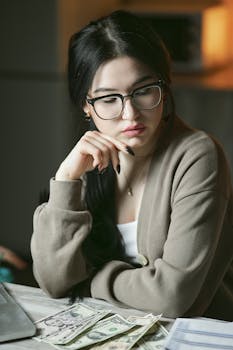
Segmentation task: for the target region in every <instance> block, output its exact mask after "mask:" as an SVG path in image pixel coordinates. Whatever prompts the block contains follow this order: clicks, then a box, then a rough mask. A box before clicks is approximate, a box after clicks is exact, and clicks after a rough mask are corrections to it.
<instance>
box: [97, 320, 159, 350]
mask: <svg viewBox="0 0 233 350" xmlns="http://www.w3.org/2000/svg"><path fill="white" fill-rule="evenodd" d="M160 318H161V315H159V316H153V315H152V314H149V315H146V316H143V317H137V316H129V317H128V318H127V320H128V321H130V322H133V323H134V324H135V325H136V328H133V329H131V330H129V331H128V332H127V333H124V334H123V335H120V336H119V337H115V338H114V339H113V340H110V341H107V342H104V343H103V344H101V345H99V346H94V347H92V349H93V350H109V349H114V350H129V349H131V348H132V347H133V346H134V345H135V344H136V342H137V341H138V340H139V339H140V338H141V337H143V335H144V334H146V333H147V332H148V331H149V329H150V328H151V327H152V326H153V325H154V324H155V323H156V322H157V321H158V320H159V319H160Z"/></svg>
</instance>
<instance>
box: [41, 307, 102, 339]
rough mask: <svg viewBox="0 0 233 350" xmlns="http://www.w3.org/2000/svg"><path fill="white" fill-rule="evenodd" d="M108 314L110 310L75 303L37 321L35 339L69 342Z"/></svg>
mask: <svg viewBox="0 0 233 350" xmlns="http://www.w3.org/2000/svg"><path fill="white" fill-rule="evenodd" d="M107 314H108V311H105V310H96V309H95V310H94V309H92V308H91V307H90V306H87V305H84V304H83V303H78V304H75V305H73V306H70V307H68V308H66V309H64V310H63V311H60V312H58V313H56V314H54V315H51V316H48V317H45V318H43V319H42V320H39V321H37V322H36V327H37V334H38V335H37V336H36V337H35V339H36V340H38V341H44V342H47V343H52V344H66V343H69V342H70V341H71V340H73V339H74V338H76V337H77V336H78V335H79V334H81V333H82V332H84V331H85V330H86V329H88V328H89V327H91V326H93V325H94V324H95V323H96V322H98V321H99V320H100V319H102V318H103V317H105V316H106V315H107Z"/></svg>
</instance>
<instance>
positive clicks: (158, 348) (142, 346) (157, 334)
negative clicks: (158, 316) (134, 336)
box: [133, 322, 168, 350]
mask: <svg viewBox="0 0 233 350" xmlns="http://www.w3.org/2000/svg"><path fill="white" fill-rule="evenodd" d="M167 335H168V331H167V330H166V328H165V327H163V326H162V325H161V323H160V322H157V323H155V324H154V325H153V326H152V327H151V328H150V329H149V331H148V332H147V333H146V334H145V335H144V336H143V337H142V338H140V339H139V340H138V341H137V344H136V346H134V347H133V350H162V349H164V343H165V340H166V337H167Z"/></svg>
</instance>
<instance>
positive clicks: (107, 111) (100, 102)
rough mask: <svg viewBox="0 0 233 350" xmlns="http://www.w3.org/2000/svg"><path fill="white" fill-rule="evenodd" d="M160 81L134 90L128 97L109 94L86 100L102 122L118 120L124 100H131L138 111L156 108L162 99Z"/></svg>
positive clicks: (161, 84)
mask: <svg viewBox="0 0 233 350" xmlns="http://www.w3.org/2000/svg"><path fill="white" fill-rule="evenodd" d="M163 84H164V83H163V82H162V80H158V81H157V82H154V83H151V84H147V85H144V86H142V87H140V88H138V89H135V90H134V91H133V92H132V93H131V94H129V95H124V96H123V95H121V94H109V95H105V96H99V97H95V98H86V101H87V102H88V103H89V104H90V105H92V106H93V108H94V111H95V113H96V115H97V116H98V117H99V118H101V119H104V120H109V119H115V118H118V117H119V116H120V115H121V114H122V112H123V109H124V104H125V99H126V98H127V97H130V98H131V101H132V104H133V105H134V106H135V107H136V108H138V109H139V110H150V109H153V108H155V107H157V106H158V105H159V104H160V102H161V98H162V86H163Z"/></svg>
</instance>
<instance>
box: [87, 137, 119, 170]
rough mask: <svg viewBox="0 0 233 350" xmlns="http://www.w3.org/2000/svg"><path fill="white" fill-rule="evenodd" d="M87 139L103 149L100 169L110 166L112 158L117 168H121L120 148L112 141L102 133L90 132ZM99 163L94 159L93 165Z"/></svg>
mask: <svg viewBox="0 0 233 350" xmlns="http://www.w3.org/2000/svg"><path fill="white" fill-rule="evenodd" d="M86 139H87V140H88V141H89V142H90V143H92V144H93V145H95V146H96V147H97V148H98V149H99V150H100V151H101V156H102V157H101V164H100V168H99V170H100V171H101V170H103V169H104V168H106V167H107V166H108V164H109V161H110V160H111V162H112V165H113V167H114V169H115V170H117V169H118V168H119V167H118V164H119V156H118V152H119V150H118V149H117V148H116V146H115V145H114V144H113V143H112V142H110V141H109V140H107V139H106V138H103V137H102V135H101V134H90V135H87V136H86ZM97 165H98V164H97V163H96V161H94V163H93V166H94V167H95V166H97Z"/></svg>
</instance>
